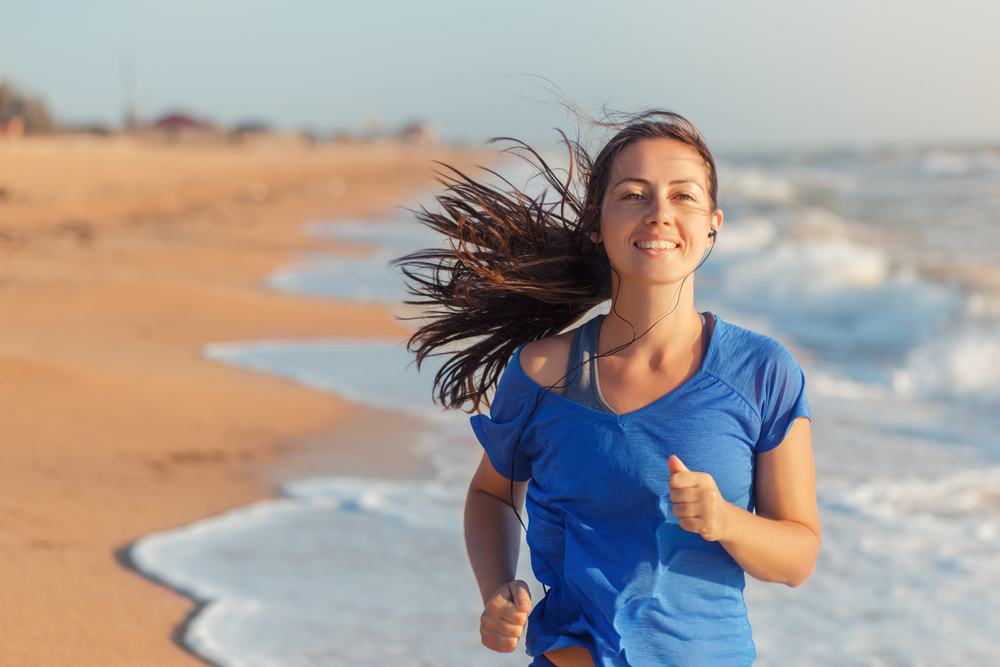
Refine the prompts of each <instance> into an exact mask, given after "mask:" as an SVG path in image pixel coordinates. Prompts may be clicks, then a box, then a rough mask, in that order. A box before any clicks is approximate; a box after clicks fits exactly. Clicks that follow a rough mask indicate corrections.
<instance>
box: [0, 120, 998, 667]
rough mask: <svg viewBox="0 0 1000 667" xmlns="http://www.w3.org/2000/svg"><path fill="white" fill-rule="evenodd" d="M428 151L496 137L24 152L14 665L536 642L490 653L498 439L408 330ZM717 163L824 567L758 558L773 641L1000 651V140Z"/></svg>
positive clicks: (16, 285)
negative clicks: (765, 566) (412, 347)
mask: <svg viewBox="0 0 1000 667" xmlns="http://www.w3.org/2000/svg"><path fill="white" fill-rule="evenodd" d="M60 142H64V143H60ZM545 157H546V160H548V161H549V163H550V164H559V160H560V159H562V158H563V156H559V155H546V156H545ZM15 158H16V159H15ZM432 158H436V159H444V160H445V161H448V162H452V163H455V164H456V165H457V166H463V167H464V166H467V165H471V164H476V163H483V162H485V161H487V160H489V159H491V156H490V155H487V154H477V153H475V152H455V151H445V150H443V149H442V150H438V151H433V150H416V149H414V148H412V147H405V146H399V145H390V144H383V145H375V146H371V145H369V146H358V145H354V146H327V147H310V146H308V145H305V144H302V143H296V142H295V141H288V140H281V141H278V140H268V141H267V142H263V143H260V144H258V145H254V144H252V143H251V144H244V145H221V144H218V143H217V144H199V145H194V144H192V145H183V144H181V145H174V144H142V143H137V142H135V141H134V140H131V139H113V140H102V141H97V140H94V139H74V138H59V139H48V140H37V141H31V142H28V141H24V142H21V143H6V144H0V189H2V190H3V192H4V193H5V194H4V197H3V202H2V203H0V239H2V245H0V266H2V271H0V309H2V310H0V312H2V313H3V314H4V316H5V317H4V323H5V326H4V328H3V332H2V334H0V373H2V377H3V382H0V387H2V391H3V392H4V396H3V398H4V399H5V400H4V401H3V402H2V403H0V406H2V407H0V409H2V410H4V412H3V417H4V422H3V423H4V424H5V425H6V426H7V429H6V433H7V434H9V437H7V438H5V439H4V442H3V445H2V446H0V452H2V456H3V457H4V458H3V460H2V461H0V464H2V467H0V470H2V471H3V472H2V474H3V475H4V478H3V482H4V483H3V484H2V485H0V493H2V494H3V496H2V498H0V520H2V521H3V527H4V529H5V530H4V531H3V533H2V536H3V537H2V539H3V542H2V544H3V548H2V550H0V558H3V559H4V560H3V562H2V563H0V572H2V575H0V576H2V577H3V585H4V586H5V587H6V588H5V590H6V591H7V592H8V600H9V605H8V609H7V611H6V613H5V614H4V615H3V617H2V618H3V623H2V624H0V633H2V635H0V646H2V650H0V664H16V665H31V664H45V665H49V664H82V665H86V664H91V663H93V664H102V665H104V664H112V665H113V664H119V663H120V664H130V665H131V664H157V665H162V664H165V665H172V664H191V665H194V664H204V662H202V660H204V661H208V662H210V663H211V664H217V665H220V666H226V667H229V666H232V667H237V666H240V667H249V666H253V667H278V666H280V667H295V666H299V665H301V666H302V667H308V666H311V665H317V664H320V665H327V666H329V667H334V666H336V667H340V666H341V665H343V666H345V667H346V666H350V667H358V666H359V665H365V666H368V667H394V666H395V665H401V664H407V665H409V664H413V665H423V664H434V665H467V664H477V665H489V666H491V667H492V666H496V667H508V666H510V667H513V666H514V665H523V664H524V663H525V662H527V660H526V659H525V656H524V654H523V651H521V650H519V651H517V652H515V653H513V654H507V655H500V654H495V653H491V652H489V651H486V650H485V649H483V647H482V646H480V645H479V638H478V633H477V632H476V627H477V623H478V621H477V619H478V616H479V613H480V612H481V605H480V602H479V596H478V592H477V591H476V587H475V583H474V580H473V577H472V574H471V571H470V569H469V566H468V563H467V560H466V557H465V554H464V547H463V542H462V534H461V513H462V501H463V498H464V493H465V488H466V487H467V484H468V482H467V480H468V479H469V476H470V475H471V472H472V470H473V469H474V467H475V464H476V461H477V460H478V457H479V456H480V455H481V449H480V447H479V445H478V444H477V443H476V442H475V438H474V437H473V436H472V434H471V432H470V429H469V428H468V421H467V416H466V415H464V414H462V413H456V412H451V413H445V412H443V411H441V410H440V409H439V408H437V407H435V406H434V405H433V403H432V400H431V393H432V392H431V380H432V378H433V372H434V370H435V368H436V367H439V366H437V365H436V364H439V363H440V360H432V361H431V363H430V364H429V367H428V368H425V369H424V372H421V373H420V374H417V373H416V372H415V371H414V369H413V364H412V355H410V354H409V353H407V352H406V350H405V348H404V347H403V345H402V344H401V341H402V340H403V339H405V338H406V335H407V332H408V329H407V328H406V326H404V324H405V323H402V322H400V321H398V320H396V319H394V316H395V315H396V314H399V313H401V312H409V313H410V314H412V313H413V311H412V309H411V310H410V311H405V310H404V309H403V308H402V306H401V304H400V301H401V299H402V298H403V297H404V292H403V285H402V281H401V279H400V276H399V275H398V273H396V272H394V271H392V270H391V269H390V268H389V267H388V266H387V260H388V259H389V258H392V257H398V256H399V255H400V254H402V253H405V252H408V251H411V250H414V249H417V248H422V247H428V246H429V245H433V244H435V243H437V242H438V241H439V240H438V239H437V238H436V237H434V235H428V233H427V230H425V229H422V228H421V227H420V226H419V225H418V224H417V223H416V222H414V221H413V219H412V216H408V215H407V214H406V213H405V212H404V211H403V210H401V209H399V208H398V206H399V204H407V205H410V206H413V205H415V204H414V202H417V201H424V202H426V201H428V198H427V197H428V188H429V187H430V186H432V185H433V183H432V181H431V179H430V171H429V167H430V160H431V159H432ZM11 165H17V167H16V168H15V167H12V166H11ZM521 166H523V165H521ZM517 167H518V165H516V164H514V165H512V164H510V163H496V169H497V170H498V171H499V173H500V174H501V175H502V176H503V177H504V178H506V179H507V180H508V181H509V182H511V183H525V179H526V178H527V177H528V176H529V173H528V172H525V171H524V170H523V169H522V170H521V171H518V168H517ZM719 176H720V197H721V201H722V206H723V207H724V209H725V211H726V218H725V220H726V223H725V225H724V226H723V228H722V230H721V231H720V235H719V238H718V243H717V247H716V248H715V249H714V250H713V252H712V254H711V256H710V257H708V258H707V260H706V261H705V263H704V265H703V266H702V268H700V269H698V272H697V276H696V280H697V293H698V298H697V307H698V308H699V310H707V311H710V312H712V313H714V314H715V315H716V316H717V317H719V318H720V319H722V320H723V321H725V322H727V323H731V324H734V325H737V326H743V327H746V328H749V329H752V330H754V331H758V332H760V333H763V334H766V335H769V336H772V337H774V338H775V339H777V340H778V341H779V342H781V343H782V344H784V345H785V346H786V347H787V348H788V349H789V350H790V351H791V352H792V354H793V355H794V356H795V358H796V360H797V361H798V362H799V364H800V365H801V366H802V368H803V370H804V373H805V377H806V391H807V394H808V396H809V401H810V404H811V406H812V433H813V447H814V451H815V458H816V467H817V492H818V504H819V510H820V516H821V520H822V522H823V530H824V540H823V546H822V549H821V551H820V555H819V561H818V563H817V568H816V571H815V573H814V574H813V576H812V577H810V579H809V580H808V581H807V582H806V583H805V584H804V585H803V586H802V587H800V588H797V589H794V590H793V589H789V588H786V587H784V586H779V585H774V584H765V583H761V582H759V581H756V580H753V579H752V578H749V577H748V579H747V584H746V589H745V591H744V593H745V599H746V602H747V607H748V611H749V620H750V623H751V626H752V627H753V636H754V642H755V645H756V648H757V656H758V657H757V661H756V663H755V664H756V665H759V666H760V667H797V666H798V665H802V664H810V665H818V666H823V667H842V666H844V665H851V666H855V665H856V666H858V667H863V666H867V665H882V664H886V665H905V666H907V667H927V666H928V665H934V666H941V667H944V666H946V665H959V664H960V665H965V666H970V667H978V666H980V665H982V666H983V667H985V666H987V665H992V664H993V663H994V662H995V656H996V655H997V652H998V651H1000V644H998V641H997V639H996V636H997V634H996V627H995V619H996V618H997V617H998V616H1000V601H998V600H997V599H996V597H995V596H994V595H992V593H991V592H992V591H993V590H995V588H996V587H997V586H998V585H1000V559H997V557H996V556H997V554H998V553H1000V514H998V510H997V508H998V507H1000V500H998V499H1000V440H998V438H997V435H996V434H997V433H998V432H1000V417H998V416H997V415H998V414H1000V413H998V411H997V409H996V408H997V406H998V405H1000V380H998V378H1000V306H998V304H1000V299H998V292H997V289H996V285H997V283H996V280H995V278H996V267H997V266H1000V253H998V251H997V248H1000V242H998V234H1000V231H998V229H1000V228H998V227H997V226H996V224H995V221H996V220H997V219H998V216H1000V196H998V195H1000V189H998V184H1000V150H997V149H996V148H992V147H989V146H980V147H967V148H949V149H944V148H933V147H930V148H919V149H917V148H900V149H894V150H887V149H886V150H878V151H867V150H858V151H853V152H852V151H830V152H822V151H819V152H794V151H791V152H787V153H770V154H768V153H762V154H746V155H730V156H721V157H720V159H719ZM536 185H537V184H536ZM527 187H529V189H530V187H533V186H531V184H530V183H528V184H527ZM88 193H89V194H88ZM956 193H959V194H960V196H961V201H962V206H961V207H958V208H956V206H955V201H956V196H957V195H956ZM535 194H540V193H536V192H534V191H533V194H532V196H535ZM952 229H956V230H961V233H945V232H947V230H952ZM970 236H971V237H974V238H977V239H981V242H980V243H977V244H975V245H972V246H970V244H969V243H967V241H966V239H967V238H968V237H970ZM522 546H523V545H522ZM528 563H529V557H528V554H527V552H526V550H525V549H524V548H522V558H521V563H520V564H519V574H518V576H519V577H522V578H525V579H526V580H530V577H531V573H530V570H529V569H528ZM140 572H141V573H143V574H139V573H140ZM143 575H145V576H143ZM154 582H162V585H161V584H158V583H154ZM171 590H173V591H184V592H185V593H186V595H182V594H180V593H174V592H171ZM541 596H542V592H541V591H540V590H536V591H535V594H534V597H533V599H534V600H535V601H536V602H537V601H538V600H539V599H541Z"/></svg>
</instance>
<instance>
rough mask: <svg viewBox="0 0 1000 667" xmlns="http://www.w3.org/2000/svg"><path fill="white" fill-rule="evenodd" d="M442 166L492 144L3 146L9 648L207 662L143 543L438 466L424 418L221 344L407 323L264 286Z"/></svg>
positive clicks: (62, 661)
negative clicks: (339, 486)
mask: <svg viewBox="0 0 1000 667" xmlns="http://www.w3.org/2000/svg"><path fill="white" fill-rule="evenodd" d="M433 159H439V160H445V161H448V162H452V163H455V164H456V165H458V166H461V167H468V166H470V165H472V164H478V163H482V162H484V161H485V160H486V159H487V158H486V156H485V155H483V154H473V153H471V152H461V151H453V150H447V149H418V148H414V147H405V146H398V145H379V146H324V147H311V146H308V145H305V144H303V143H300V142H297V141H291V140H287V141H286V140H283V141H279V140H262V141H258V142H249V143H247V144H244V145H230V144H195V143H173V144H172V143H164V142H150V141H138V140H134V139H127V138H119V139H94V138H86V137H84V138H74V137H58V138H47V139H46V138H40V139H21V140H19V141H16V142H11V141H6V142H4V141H0V322H2V325H0V423H2V424H3V437H2V438H0V590H3V591H4V594H5V595H4V609H3V612H2V613H0V665H19V666H25V665H71V664H72V665H102V666H112V665H130V666H134V665H167V666H170V665H201V664H204V663H203V662H202V661H201V660H199V659H198V658H197V657H195V656H193V655H191V654H189V653H187V652H186V651H185V650H184V649H183V647H182V646H180V645H179V643H178V641H177V638H176V636H175V634H176V629H177V627H178V626H179V625H180V624H182V623H183V622H184V620H185V618H186V617H187V616H188V615H190V614H191V612H192V611H193V610H194V604H193V603H192V601H191V600H189V599H187V598H186V597H184V596H182V595H179V594H176V593H174V592H172V591H170V590H168V589H166V588H164V587H162V586H159V585H158V584H156V583H154V582H151V581H149V580H147V579H145V578H143V577H141V576H140V575H138V574H136V573H135V572H133V571H131V570H130V569H128V567H127V555H126V553H125V548H126V547H127V546H128V545H129V544H130V543H131V542H133V541H134V540H136V539H138V538H140V537H142V536H144V535H147V534H149V533H151V532H154V531H157V530H161V529H165V528H169V527H172V526H177V525H182V524H185V523H189V522H191V521H193V520H196V519H198V518H201V517H205V516H208V515H211V514H214V513H217V512H220V511H223V510H226V509H229V508H232V507H236V506H239V505H242V504H245V503H248V502H251V501H253V500H256V499H259V498H262V497H266V496H268V495H270V494H271V493H272V492H273V485H274V483H276V482H280V481H284V480H287V479H291V478H295V477H300V476H302V474H308V473H313V474H316V473H328V472H339V473H350V474H362V475H364V474H368V475H370V474H375V473H376V472H377V474H378V475H379V476H382V477H420V476H423V475H424V474H425V473H426V463H425V462H423V461H421V460H420V459H419V458H418V457H417V456H415V455H414V454H413V453H412V452H411V451H410V450H409V448H408V445H407V442H406V439H405V438H404V437H400V436H399V435H398V434H399V433H400V432H405V429H406V428H407V424H403V423H400V424H396V423H395V422H390V421H389V420H387V419H385V415H380V414H378V413H377V412H376V411H372V410H359V409H358V408H356V407H355V406H352V405H350V404H349V403H347V402H345V401H343V400H340V399H338V398H336V397H334V396H330V395H323V394H320V393H317V392H312V391H309V390H306V389H304V388H301V387H298V386H296V385H294V384H292V383H290V382H285V381H282V380H278V379H274V378H269V377H264V376H260V375H256V374H253V373H249V372H246V371H241V370H238V369H234V368H228V367H225V366H222V365H220V364H217V363H214V362H209V361H206V360H204V359H202V358H201V356H200V350H201V348H202V346H204V345H205V344H208V343H213V342H223V341H241V340H252V339H259V338H310V337H329V336H351V337H359V336H365V335H378V336H394V335H398V336H400V337H403V336H405V329H403V327H402V326H401V325H400V324H399V323H397V322H396V321H394V320H393V319H392V316H391V314H390V313H389V312H388V311H387V310H386V309H385V308H383V307H380V306H375V305H367V304H352V303H338V302H332V301H324V300H318V299H308V298H299V297H294V296H289V295H283V294H276V293H270V292H267V291H264V290H263V289H261V287H260V283H261V280H262V278H263V277H264V276H265V275H267V274H268V273H269V272H271V271H273V270H275V269H277V268H279V267H280V266H282V265H284V264H286V263H287V262H288V260H289V257H290V254H291V253H293V252H295V251H300V250H329V249H336V247H335V243H333V242H331V241H328V240H327V241H322V240H316V239H306V238H304V237H303V236H302V235H301V234H300V230H301V223H302V222H303V221H304V220H307V219H336V218H355V219H357V218H364V217H368V216H373V215H376V214H378V213H379V212H383V211H385V210H387V209H388V208H390V207H392V206H395V205H398V204H400V203H403V202H406V201H409V200H410V199H411V198H412V197H413V196H414V194H415V193H418V192H420V191H423V190H425V189H426V188H427V187H428V186H429V185H430V184H431V176H432V174H431V169H432V166H433V165H432V164H431V160H433ZM396 419H397V420H399V419H402V418H396ZM375 423H378V424H379V429H381V431H383V432H384V435H380V436H379V437H374V436H372V433H373V432H374V431H370V430H369V429H368V428H367V427H368V426H369V425H372V424H375ZM393 434H395V435H393ZM351 443H354V444H353V446H349V445H351Z"/></svg>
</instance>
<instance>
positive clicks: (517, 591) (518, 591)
mask: <svg viewBox="0 0 1000 667" xmlns="http://www.w3.org/2000/svg"><path fill="white" fill-rule="evenodd" d="M510 592H511V597H512V598H513V602H514V604H515V605H516V606H517V610H518V611H531V591H529V590H528V584H526V583H524V582H523V581H521V580H520V579H518V580H517V581H512V582H511V583H510Z"/></svg>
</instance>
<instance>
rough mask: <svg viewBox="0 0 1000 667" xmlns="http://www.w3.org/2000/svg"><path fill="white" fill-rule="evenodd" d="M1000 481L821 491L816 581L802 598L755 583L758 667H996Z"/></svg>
mask: <svg viewBox="0 0 1000 667" xmlns="http://www.w3.org/2000/svg"><path fill="white" fill-rule="evenodd" d="M998 480H1000V475H998V473H997V471H996V470H992V471H989V472H986V473H983V474H980V473H978V472H976V471H968V472H965V473H961V474H958V475H953V476H949V477H946V478H944V479H939V480H925V481H918V480H912V481H904V482H901V481H897V480H892V479H876V480H871V481H866V482H861V483H855V484H853V485H851V484H848V485H839V486H838V485H830V484H827V485H821V488H820V499H821V519H822V522H823V531H824V540H823V548H822V550H821V552H820V559H819V563H818V565H817V568H816V572H815V573H814V574H813V576H812V577H811V578H810V580H809V581H808V582H806V584H805V585H804V586H803V587H802V588H799V589H796V590H790V589H786V588H784V587H781V586H773V585H767V584H761V583H759V582H756V581H753V580H751V581H748V585H747V589H746V600H747V605H748V607H749V608H750V612H751V613H750V619H751V623H752V625H753V628H754V637H755V642H756V644H757V652H758V655H759V656H760V659H759V660H758V661H757V663H756V664H758V665H765V666H768V667H777V666H788V667H792V666H798V665H855V664H856V665H905V666H912V667H922V666H924V665H964V666H975V665H982V666H984V667H985V666H987V665H993V664H995V659H996V656H997V655H998V654H1000V637H998V635H997V633H996V628H995V619H996V618H998V617H1000V598H998V597H997V596H996V595H995V587H996V585H997V583H998V582H1000V558H998V556H1000V531H998V528H1000V512H998V511H997V507H996V497H997V491H998V488H1000V487H998V484H997V481H998ZM984 499H987V501H986V502H985V503H984V502H982V501H983V500H984ZM806 638H807V639H806Z"/></svg>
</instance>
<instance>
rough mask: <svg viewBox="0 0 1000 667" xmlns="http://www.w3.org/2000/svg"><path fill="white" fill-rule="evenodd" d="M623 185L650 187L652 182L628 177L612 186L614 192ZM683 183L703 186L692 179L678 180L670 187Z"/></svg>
mask: <svg viewBox="0 0 1000 667" xmlns="http://www.w3.org/2000/svg"><path fill="white" fill-rule="evenodd" d="M622 183H639V184H640V185H650V182H649V181H648V180H647V179H645V178H639V177H637V176H626V177H625V178H623V179H622V180H620V181H618V182H617V183H615V184H614V185H612V186H611V189H612V190H614V189H615V188H617V187H618V186H619V185H621V184H622ZM681 183H692V184H694V185H697V186H699V187H701V184H700V183H698V181H695V180H692V179H690V178H678V179H676V180H673V181H670V183H669V185H680V184H681Z"/></svg>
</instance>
